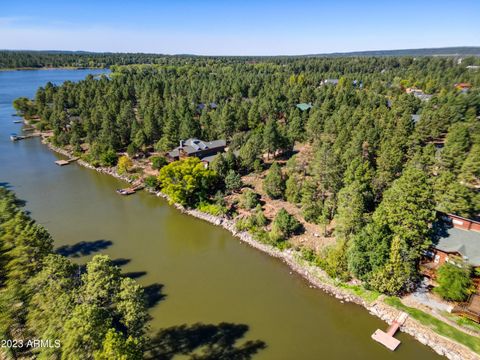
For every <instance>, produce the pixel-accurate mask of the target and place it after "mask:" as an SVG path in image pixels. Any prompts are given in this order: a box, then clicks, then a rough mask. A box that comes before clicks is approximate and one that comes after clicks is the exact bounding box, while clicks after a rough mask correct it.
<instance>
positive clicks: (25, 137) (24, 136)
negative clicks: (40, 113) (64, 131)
mask: <svg viewBox="0 0 480 360" xmlns="http://www.w3.org/2000/svg"><path fill="white" fill-rule="evenodd" d="M39 136H41V134H40V133H33V134H29V135H17V134H15V133H12V134H10V140H12V141H19V140H23V139H29V138H33V137H39Z"/></svg>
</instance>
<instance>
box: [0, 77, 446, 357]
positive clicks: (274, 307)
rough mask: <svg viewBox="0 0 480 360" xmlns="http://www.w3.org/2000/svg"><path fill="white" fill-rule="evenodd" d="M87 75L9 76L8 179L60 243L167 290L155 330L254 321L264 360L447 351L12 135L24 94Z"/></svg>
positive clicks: (4, 151)
mask: <svg viewBox="0 0 480 360" xmlns="http://www.w3.org/2000/svg"><path fill="white" fill-rule="evenodd" d="M88 72H91V71H88V70H85V71H72V70H51V71H12V72H0V183H3V184H4V185H6V186H10V187H11V188H12V189H13V190H14V191H15V192H16V193H17V195H18V197H19V198H21V199H24V200H26V202H27V203H26V207H27V209H28V210H30V211H31V212H32V215H33V217H34V218H35V219H36V220H37V221H38V222H40V223H41V224H43V225H44V226H45V227H46V228H48V230H49V231H50V232H51V234H52V235H53V236H54V238H55V240H56V245H57V246H58V247H60V246H63V245H74V244H78V243H79V242H87V243H89V245H91V246H92V247H94V246H95V245H96V246H97V249H90V250H91V253H90V254H89V255H87V256H80V257H78V258H76V261H80V262H84V261H85V260H86V259H88V258H89V257H91V256H93V255H94V254H95V253H106V254H108V255H110V256H111V257H112V258H113V259H117V260H120V261H119V263H120V264H123V265H122V269H123V271H124V272H129V273H132V274H131V275H133V276H134V277H136V278H137V280H138V281H139V282H140V283H141V284H142V285H144V286H150V287H149V289H151V290H153V291H152V294H153V295H155V294H156V295H158V290H159V289H160V293H161V295H162V296H164V297H163V298H162V299H159V297H158V296H157V298H156V299H155V296H153V299H152V308H151V314H152V316H153V320H152V322H151V327H152V330H155V329H159V328H164V327H170V326H174V325H181V324H193V323H197V322H199V323H203V324H218V323H220V322H229V323H234V324H245V325H247V326H248V327H249V331H248V332H247V333H246V335H245V337H243V338H239V339H238V343H240V344H241V343H243V342H244V341H245V340H255V339H259V340H262V341H264V342H265V343H266V345H267V348H266V349H265V350H261V351H260V352H259V353H258V354H257V355H255V356H253V358H254V359H273V360H280V359H369V360H372V359H373V360H375V359H422V360H429V359H436V358H439V356H437V355H436V354H435V353H433V351H431V350H430V349H429V348H427V347H425V346H423V345H421V344H420V343H418V342H416V341H414V340H413V339H412V338H411V337H410V336H408V335H405V334H400V335H398V338H399V339H400V340H401V341H402V345H401V346H400V348H399V349H398V350H397V351H396V352H394V353H392V352H390V351H389V350H387V349H385V348H383V347H382V346H381V345H379V344H377V343H375V342H374V341H373V340H371V339H370V335H371V334H372V333H373V331H374V330H375V329H377V328H382V329H383V328H386V327H387V325H386V324H385V323H383V322H382V321H380V320H379V319H377V318H375V317H373V316H371V315H369V314H368V313H367V311H365V310H364V309H363V308H361V307H359V306H356V305H352V304H342V303H340V302H339V301H338V300H336V299H335V298H333V297H331V296H328V295H326V294H324V293H323V292H322V291H320V290H315V289H311V288H309V287H308V284H307V283H306V282H305V280H303V279H302V278H301V277H300V276H298V275H296V274H291V273H290V270H289V268H288V267H287V266H285V265H284V264H282V263H281V261H279V260H277V259H273V258H270V257H269V256H267V255H265V254H263V253H261V252H259V251H257V250H255V249H252V248H249V247H248V246H247V245H245V244H242V243H240V241H239V240H238V239H236V238H234V237H232V236H231V235H230V234H229V233H228V232H227V231H225V230H223V229H220V228H217V227H215V226H213V225H210V224H208V223H205V222H203V221H201V220H198V219H194V218H192V217H189V216H187V215H183V214H181V213H180V212H178V211H177V210H175V209H174V208H173V207H171V206H169V205H168V204H167V203H166V202H165V201H164V200H162V199H159V198H157V197H154V196H152V195H149V194H147V193H143V192H141V193H138V194H135V195H133V196H129V197H122V196H119V195H117V194H116V193H115V189H116V188H118V187H121V186H123V185H124V184H122V183H121V182H120V181H118V180H116V179H113V178H111V177H109V176H107V175H102V174H99V173H97V172H95V171H92V170H89V169H85V168H82V167H80V166H78V165H77V164H72V165H69V166H64V167H59V166H56V165H55V164H54V160H56V159H57V156H56V155H55V154H54V153H52V152H50V151H49V150H48V149H47V148H46V147H45V146H43V145H42V144H41V143H40V141H38V139H29V140H24V141H20V142H17V143H12V142H10V140H9V139H8V135H9V134H10V133H11V132H17V133H19V132H20V128H21V125H19V124H13V120H15V119H16V118H14V117H12V116H11V114H12V113H13V109H12V107H11V102H12V100H13V99H14V98H16V97H18V96H33V94H34V92H35V90H36V88H37V87H38V86H40V85H43V84H45V83H46V82H47V81H52V82H56V83H59V82H61V81H62V80H66V79H69V80H79V79H81V78H83V77H84V76H85V75H86V74H87V73H88ZM99 240H104V241H99ZM84 249H87V246H84ZM122 259H123V261H122ZM155 290H157V291H155ZM153 300H157V301H156V303H155V301H153Z"/></svg>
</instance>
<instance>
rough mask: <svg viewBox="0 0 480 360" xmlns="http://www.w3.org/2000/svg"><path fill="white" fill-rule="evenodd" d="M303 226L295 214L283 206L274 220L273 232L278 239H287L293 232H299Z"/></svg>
mask: <svg viewBox="0 0 480 360" xmlns="http://www.w3.org/2000/svg"><path fill="white" fill-rule="evenodd" d="M301 228H302V224H301V223H300V222H299V221H298V220H297V219H296V218H295V216H293V215H291V214H289V213H288V212H287V210H285V209H283V208H282V209H280V211H279V212H278V213H277V215H276V216H275V219H274V220H273V225H272V231H271V234H272V236H273V237H274V238H276V239H277V241H279V240H282V239H283V240H286V239H288V238H289V237H290V236H292V235H293V234H295V233H297V232H299V231H300V230H301Z"/></svg>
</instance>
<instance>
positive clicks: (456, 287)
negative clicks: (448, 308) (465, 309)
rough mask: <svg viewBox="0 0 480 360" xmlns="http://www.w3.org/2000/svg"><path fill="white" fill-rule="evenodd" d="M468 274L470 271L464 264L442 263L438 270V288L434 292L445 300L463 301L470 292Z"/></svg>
mask: <svg viewBox="0 0 480 360" xmlns="http://www.w3.org/2000/svg"><path fill="white" fill-rule="evenodd" d="M470 274H471V269H470V267H468V266H467V265H466V264H460V265H459V266H457V265H453V264H450V263H444V264H443V265H442V266H440V268H439V269H438V272H437V275H438V276H437V282H438V287H436V288H435V289H434V291H435V292H436V293H437V294H438V295H440V296H441V297H443V298H444V299H446V300H454V301H464V300H466V299H467V298H468V295H470V294H471V292H472V286H473V282H472V279H471V277H470Z"/></svg>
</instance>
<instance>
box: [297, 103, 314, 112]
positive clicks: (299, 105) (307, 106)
mask: <svg viewBox="0 0 480 360" xmlns="http://www.w3.org/2000/svg"><path fill="white" fill-rule="evenodd" d="M312 107H313V105H312V103H308V104H307V103H300V104H297V108H299V109H300V110H302V111H305V110H308V109H311V108H312Z"/></svg>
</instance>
